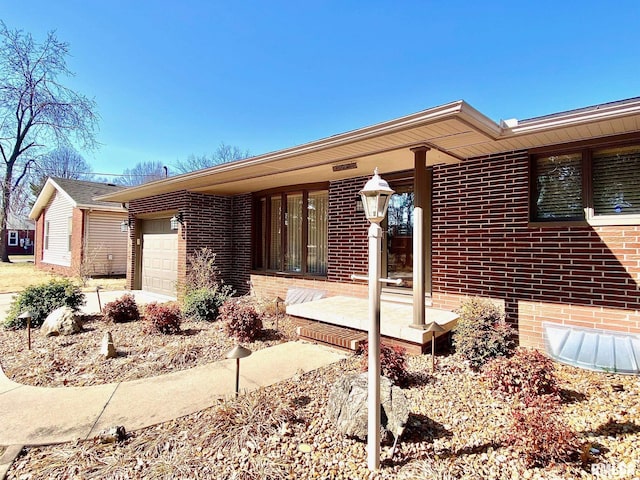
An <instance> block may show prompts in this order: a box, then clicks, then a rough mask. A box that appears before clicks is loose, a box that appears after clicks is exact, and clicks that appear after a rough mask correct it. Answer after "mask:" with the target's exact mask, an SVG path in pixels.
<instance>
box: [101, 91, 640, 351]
mask: <svg viewBox="0 0 640 480" xmlns="http://www.w3.org/2000/svg"><path fill="white" fill-rule="evenodd" d="M375 167H378V168H379V169H380V173H381V175H382V177H383V178H384V179H385V180H387V181H388V182H389V183H390V185H391V187H392V188H393V189H394V190H395V191H396V195H394V197H393V199H392V202H391V207H390V211H389V214H388V219H387V221H386V226H385V229H386V231H387V235H385V238H384V247H383V266H384V270H385V272H384V274H385V275H388V276H392V277H399V278H403V279H404V280H405V283H404V285H405V286H404V287H399V288H384V295H385V298H387V299H394V298H395V299H397V300H398V301H402V299H403V298H404V299H406V301H408V302H411V301H412V298H418V299H419V298H420V295H421V293H422V289H424V296H425V300H426V303H427V305H431V306H432V307H436V308H440V309H448V310H453V309H456V308H457V307H458V306H459V304H460V302H461V301H462V300H463V299H464V298H465V297H468V296H483V297H489V298H491V299H494V300H495V301H498V302H500V303H501V304H503V305H504V307H505V310H506V313H507V316H508V319H509V320H510V321H511V322H513V323H514V324H516V325H517V327H518V330H519V340H520V343H521V344H522V345H525V346H534V347H538V348H540V347H542V346H543V332H544V330H545V329H547V330H549V328H548V327H549V326H550V327H551V330H549V332H551V333H548V337H549V338H547V341H548V342H549V341H551V342H552V343H553V342H556V344H555V346H556V347H557V346H558V342H560V343H563V342H564V340H566V335H567V334H568V333H571V332H574V331H578V332H581V330H579V329H580V328H585V329H587V330H586V331H584V332H583V333H586V334H591V333H593V332H596V333H597V332H601V331H602V330H607V331H615V332H619V333H620V334H621V335H622V337H624V338H623V340H624V341H625V342H626V341H627V340H629V342H631V343H629V342H627V343H625V345H631V346H630V347H629V348H632V349H633V348H634V345H635V347H636V348H637V352H640V343H638V342H640V340H639V339H638V338H639V337H637V336H635V337H633V336H629V335H631V334H636V335H637V334H638V333H640V287H639V283H640V98H633V99H629V100H622V101H617V102H612V103H608V104H603V105H597V106H593V107H587V108H582V109H579V110H574V111H569V112H562V113H557V114H552V115H548V116H544V117H538V118H532V119H528V120H520V121H518V120H507V121H501V122H500V123H496V122H494V121H492V120H490V119H489V118H487V117H486V116H484V115H483V114H482V113H480V112H479V111H477V110H475V109H474V108H472V107H471V106H469V105H468V104H467V103H465V102H464V101H457V102H453V103H450V104H447V105H443V106H440V107H435V108H431V109H428V110H424V111H421V112H418V113H416V114H412V115H408V116H406V117H401V118H398V119H395V120H391V121H388V122H384V123H380V124H377V125H373V126H370V127H365V128H361V129H359V130H354V131H350V132H347V133H343V134H338V135H335V136H332V137H328V138H325V139H322V140H318V141H315V142H311V143H308V144H305V145H302V146H298V147H293V148H289V149H285V150H281V151H277V152H274V153H269V154H265V155H261V156H257V157H254V158H249V159H246V160H240V161H236V162H233V163H227V164H223V165H219V166H215V167H212V168H209V169H205V170H201V171H197V172H193V173H188V174H185V175H180V176H176V177H171V178H168V179H165V180H161V181H156V182H151V183H148V184H145V185H142V186H139V187H134V188H130V189H127V190H123V191H119V192H115V193H112V194H110V195H107V196H105V197H102V199H103V200H110V201H114V202H120V203H121V202H128V203H129V219H130V221H131V222H132V224H134V227H133V228H132V229H131V230H130V234H129V241H130V253H131V257H130V261H129V262H128V271H127V282H128V286H129V288H141V287H143V286H144V285H145V282H148V280H146V277H152V276H155V277H156V278H155V279H154V280H153V282H155V284H156V285H161V284H164V285H175V282H176V280H178V281H180V280H184V278H185V275H186V273H187V269H188V263H187V257H188V255H189V254H191V253H193V252H194V251H196V250H197V249H199V248H201V247H205V246H206V247H211V248H213V250H214V251H215V252H216V253H217V259H216V262H217V264H218V266H219V267H220V269H221V273H222V275H223V277H224V278H225V279H226V281H227V282H228V283H231V284H232V285H233V286H234V287H235V288H236V289H237V290H238V291H239V292H241V293H242V292H246V291H247V289H248V288H249V282H250V284H251V286H252V287H253V289H254V290H255V291H256V292H257V293H259V294H264V295H267V296H269V297H271V298H274V297H275V296H276V295H278V296H280V297H282V298H284V297H285V295H286V293H287V290H288V289H289V288H291V287H306V288H313V289H322V290H325V291H327V292H328V294H329V295H343V296H344V295H351V296H355V297H365V296H366V295H367V287H366V285H363V283H362V282H359V281H354V280H352V279H351V275H352V274H362V273H365V272H366V270H367V238H366V235H367V227H368V222H367V220H366V219H365V218H364V215H363V214H362V212H361V211H358V210H359V208H358V192H359V191H360V190H361V189H362V188H363V186H364V184H365V182H366V181H367V179H368V178H370V176H371V174H372V172H373V170H374V168H375ZM415 205H422V209H421V211H422V212H423V215H422V217H423V219H424V220H423V222H422V225H421V226H420V225H419V224H417V223H416V221H415V219H414V206H415ZM175 214H180V216H181V219H182V224H181V225H180V228H179V230H177V231H172V230H170V229H169V219H170V217H172V216H174V215H175ZM416 218H417V217H416ZM163 229H164V230H163ZM418 231H423V233H424V235H423V238H424V242H423V244H422V245H418V248H420V250H421V252H419V253H421V255H414V252H413V249H414V241H413V239H414V233H416V232H418ZM167 249H171V251H172V252H173V253H172V254H171V256H170V255H169V254H168V253H167ZM157 257H162V258H163V259H164V260H166V262H165V264H164V268H160V269H155V270H154V271H153V273H149V272H150V267H149V266H148V265H152V264H155V265H158V262H157V261H155V260H154V259H155V258H157ZM416 258H424V263H423V264H422V265H419V264H418V265H416ZM149 260H151V261H149ZM420 271H424V278H421V275H420V273H419V272H420ZM164 280H166V281H164ZM172 288H173V287H172ZM416 292H417V295H416ZM167 293H175V290H170V291H168V292H167ZM420 303H421V302H419V301H418V302H417V304H416V303H415V302H414V307H413V308H414V309H417V311H419V310H420V308H421V306H420V305H419V304H420ZM383 322H384V319H383ZM556 327H558V328H559V329H556V330H553V328H556ZM549 335H550V336H549ZM583 337H584V335H583ZM622 337H621V338H622ZM617 338H618V337H616V338H614V341H617ZM584 339H585V341H588V342H590V344H591V345H593V341H592V340H593V336H590V337H584ZM634 342H636V343H634ZM614 343H615V342H614ZM594 348H595V347H594ZM625 348H626V347H625ZM578 350H579V349H578ZM591 351H592V352H593V348H592V349H591ZM638 355H639V356H640V353H639V354H638Z"/></svg>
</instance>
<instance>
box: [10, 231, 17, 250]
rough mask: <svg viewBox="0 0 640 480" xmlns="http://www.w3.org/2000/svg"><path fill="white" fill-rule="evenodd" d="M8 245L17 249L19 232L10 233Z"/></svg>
mask: <svg viewBox="0 0 640 480" xmlns="http://www.w3.org/2000/svg"><path fill="white" fill-rule="evenodd" d="M8 244H9V246H10V247H17V246H18V232H17V231H15V230H11V231H9V239H8Z"/></svg>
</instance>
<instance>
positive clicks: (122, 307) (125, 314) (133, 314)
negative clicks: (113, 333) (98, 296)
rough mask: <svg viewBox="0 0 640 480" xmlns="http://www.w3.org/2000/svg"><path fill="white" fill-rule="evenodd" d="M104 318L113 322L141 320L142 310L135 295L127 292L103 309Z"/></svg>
mask: <svg viewBox="0 0 640 480" xmlns="http://www.w3.org/2000/svg"><path fill="white" fill-rule="evenodd" d="M102 318H103V319H104V320H107V321H110V322H113V323H125V322H132V321H135V320H140V310H139V309H138V304H136V299H135V297H134V296H133V295H131V294H130V293H125V294H124V295H122V296H121V297H120V298H117V299H115V300H114V301H113V302H109V303H107V304H106V305H105V306H104V308H103V309H102Z"/></svg>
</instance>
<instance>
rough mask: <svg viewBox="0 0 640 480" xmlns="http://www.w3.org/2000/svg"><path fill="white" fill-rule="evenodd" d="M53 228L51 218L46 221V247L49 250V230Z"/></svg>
mask: <svg viewBox="0 0 640 480" xmlns="http://www.w3.org/2000/svg"><path fill="white" fill-rule="evenodd" d="M50 228H51V224H50V223H49V220H47V221H46V222H44V249H45V250H49V231H50Z"/></svg>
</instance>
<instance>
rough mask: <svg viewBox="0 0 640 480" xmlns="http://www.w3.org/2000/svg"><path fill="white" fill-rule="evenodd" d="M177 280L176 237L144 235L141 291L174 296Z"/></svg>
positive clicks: (169, 235)
mask: <svg viewBox="0 0 640 480" xmlns="http://www.w3.org/2000/svg"><path fill="white" fill-rule="evenodd" d="M177 279H178V235H176V234H175V233H145V234H143V235H142V289H143V290H146V291H148V292H154V293H160V294H162V295H170V296H172V297H175V296H176V281H177Z"/></svg>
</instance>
